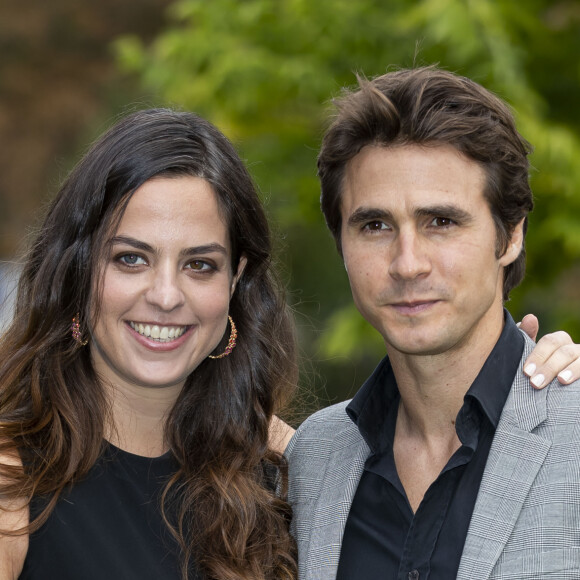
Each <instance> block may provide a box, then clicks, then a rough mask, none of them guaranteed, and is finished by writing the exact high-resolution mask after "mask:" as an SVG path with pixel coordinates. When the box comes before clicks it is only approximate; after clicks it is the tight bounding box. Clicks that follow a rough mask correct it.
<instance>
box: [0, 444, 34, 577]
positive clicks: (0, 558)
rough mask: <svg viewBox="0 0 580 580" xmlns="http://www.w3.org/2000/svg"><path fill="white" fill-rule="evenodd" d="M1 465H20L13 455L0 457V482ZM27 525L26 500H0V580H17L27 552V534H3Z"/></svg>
mask: <svg viewBox="0 0 580 580" xmlns="http://www.w3.org/2000/svg"><path fill="white" fill-rule="evenodd" d="M2 465H21V463H20V459H19V458H18V457H15V456H14V455H2V456H0V480H1V477H2V475H1V468H2ZM27 524H28V505H27V502H26V500H24V499H22V500H1V499H0V580H17V578H18V576H20V572H22V567H23V565H24V559H25V558H26V552H27V551H28V534H22V535H18V536H10V535H6V533H3V532H11V531H16V530H18V529H21V528H23V527H24V526H26V525H27Z"/></svg>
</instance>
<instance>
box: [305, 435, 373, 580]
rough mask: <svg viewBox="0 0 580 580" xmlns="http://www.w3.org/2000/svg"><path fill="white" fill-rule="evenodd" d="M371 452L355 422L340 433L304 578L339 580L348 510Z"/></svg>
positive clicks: (315, 519) (315, 517)
mask: <svg viewBox="0 0 580 580" xmlns="http://www.w3.org/2000/svg"><path fill="white" fill-rule="evenodd" d="M368 454H369V448H368V446H367V444H366V443H365V442H364V440H363V439H362V437H361V436H360V434H359V432H358V429H357V428H356V426H355V425H354V424H352V428H349V429H348V430H347V431H346V432H341V433H340V434H339V436H338V437H337V447H336V449H335V450H334V451H333V453H332V455H331V457H330V459H329V461H328V464H327V468H326V472H325V474H324V477H323V481H322V487H321V489H322V493H321V495H320V499H319V501H318V502H317V504H316V509H315V513H314V514H313V527H312V529H313V532H312V534H311V536H310V544H309V548H308V556H307V559H306V567H305V571H307V574H306V575H305V576H302V578H308V579H309V580H310V579H312V580H335V578H336V574H337V570H338V563H339V559H340V547H341V543H342V538H343V535H344V529H345V526H346V521H347V518H348V513H349V511H350V506H351V504H352V500H353V498H354V494H355V492H356V488H357V486H358V483H359V480H360V478H361V475H362V472H363V469H364V464H365V461H366V459H367V457H368Z"/></svg>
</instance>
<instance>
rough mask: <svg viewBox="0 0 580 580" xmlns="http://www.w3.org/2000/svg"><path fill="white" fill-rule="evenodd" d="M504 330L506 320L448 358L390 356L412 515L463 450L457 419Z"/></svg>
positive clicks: (400, 457) (398, 452) (398, 445)
mask: <svg viewBox="0 0 580 580" xmlns="http://www.w3.org/2000/svg"><path fill="white" fill-rule="evenodd" d="M502 328H503V315H502V318H501V321H500V322H499V323H497V324H496V325H495V327H491V328H487V329H485V330H484V331H483V332H481V329H479V331H477V332H474V333H472V336H470V337H468V338H467V339H466V340H465V341H464V343H463V344H461V345H459V346H458V347H457V348H455V349H453V350H450V351H448V352H445V353H442V354H437V355H429V356H418V355H408V354H404V353H400V352H390V353H389V359H390V362H391V365H392V368H393V372H394V374H395V378H396V380H397V386H398V388H399V393H400V397H401V399H400V403H399V409H398V414H397V424H396V429H395V440H394V448H393V452H394V456H395V464H396V466H397V472H398V474H399V479H400V480H401V483H402V485H403V487H404V489H405V492H406V494H407V498H408V500H409V503H410V505H411V508H412V509H413V511H416V510H417V508H418V507H419V505H420V503H421V501H422V499H423V497H424V495H425V492H426V491H427V489H428V488H429V486H430V485H431V483H433V481H435V479H436V478H437V477H438V475H439V473H440V472H441V470H442V469H443V468H444V467H445V465H446V464H447V462H448V461H449V459H450V458H451V456H452V455H453V454H454V453H455V451H456V450H457V449H458V448H459V447H460V446H461V442H460V441H459V438H458V436H457V432H456V430H455V420H456V417H457V414H458V413H459V410H460V409H461V407H462V405H463V399H464V396H465V394H466V393H467V391H468V390H469V387H470V386H471V384H472V383H473V381H474V380H475V378H476V377H477V375H478V374H479V372H480V370H481V368H482V367H483V365H484V363H485V361H486V359H487V357H488V356H489V355H490V353H491V351H492V350H493V348H494V346H495V344H496V342H497V341H498V339H499V337H500V335H501V331H502Z"/></svg>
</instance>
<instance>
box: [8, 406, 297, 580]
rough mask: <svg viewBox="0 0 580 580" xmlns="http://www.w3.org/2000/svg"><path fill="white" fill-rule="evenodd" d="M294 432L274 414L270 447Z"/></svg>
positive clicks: (281, 444) (279, 447)
mask: <svg viewBox="0 0 580 580" xmlns="http://www.w3.org/2000/svg"><path fill="white" fill-rule="evenodd" d="M294 433H295V430H294V429H292V427H290V425H288V423H285V422H284V421H282V419H280V417H278V416H277V415H274V416H273V417H272V420H271V421H270V434H269V444H270V449H273V450H274V451H278V453H284V451H285V450H286V446H287V445H288V443H289V442H290V439H292V435H294ZM0 580H1V579H0Z"/></svg>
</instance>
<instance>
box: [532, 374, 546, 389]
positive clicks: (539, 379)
mask: <svg viewBox="0 0 580 580" xmlns="http://www.w3.org/2000/svg"><path fill="white" fill-rule="evenodd" d="M543 384H544V375H543V374H541V373H540V374H539V375H536V376H535V377H532V385H534V387H541V386H542V385H543Z"/></svg>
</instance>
